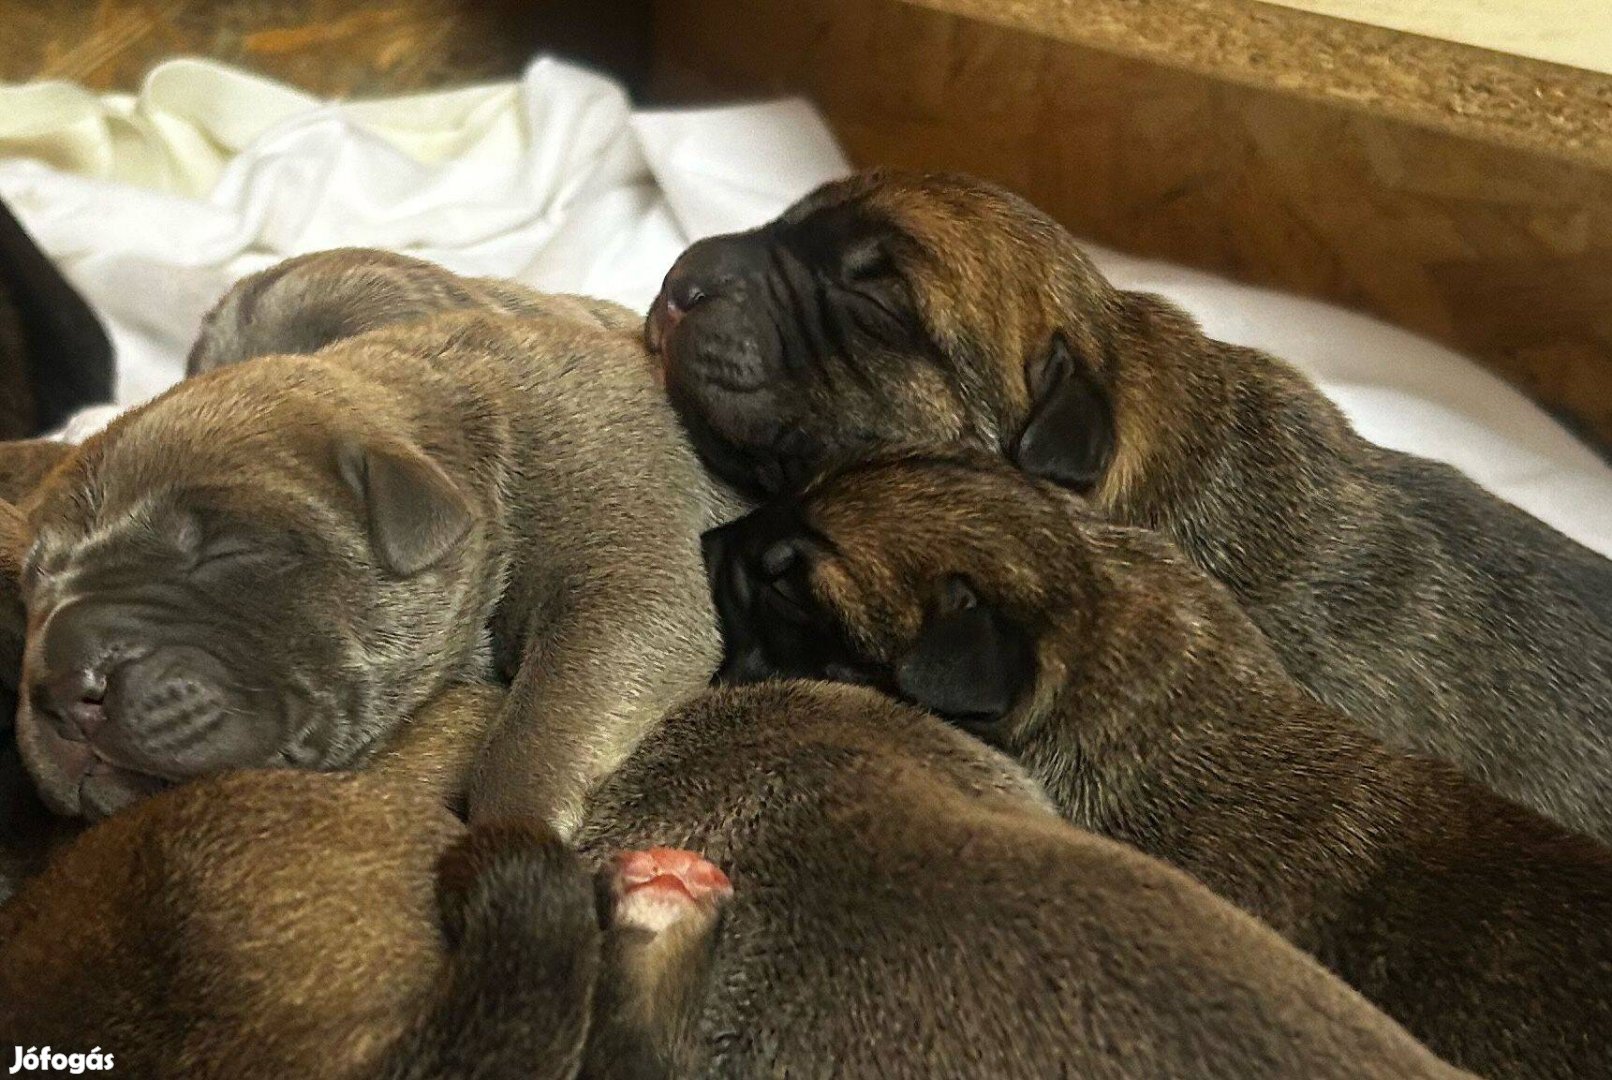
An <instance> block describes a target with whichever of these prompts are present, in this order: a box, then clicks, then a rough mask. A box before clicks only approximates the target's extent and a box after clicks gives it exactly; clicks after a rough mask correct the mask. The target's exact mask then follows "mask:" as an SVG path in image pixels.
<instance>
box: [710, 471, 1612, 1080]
mask: <svg viewBox="0 0 1612 1080" xmlns="http://www.w3.org/2000/svg"><path fill="white" fill-rule="evenodd" d="M707 548H708V551H709V553H710V558H711V570H712V575H713V581H714V584H715V587H716V592H717V597H718V602H717V607H718V611H719V612H720V614H721V618H722V629H723V636H724V639H725V640H726V642H727V644H728V649H729V656H728V660H727V662H726V663H725V664H724V667H723V671H722V675H723V677H724V678H726V679H729V680H735V681H749V680H754V679H758V678H764V677H768V676H771V675H785V676H800V675H806V676H821V675H828V676H831V677H835V678H840V679H846V680H853V681H858V682H869V683H872V684H874V685H876V686H880V687H884V688H888V689H889V690H890V691H891V692H893V693H896V694H899V695H900V696H902V697H904V698H906V699H908V700H910V701H913V702H916V703H918V704H920V705H923V706H925V707H926V708H929V709H932V710H933V711H935V712H937V713H939V714H941V715H942V716H945V717H947V718H948V719H950V720H952V721H954V722H955V723H957V724H958V725H960V726H961V727H963V728H964V729H966V730H968V731H970V732H972V733H974V734H976V735H978V736H979V737H980V738H982V739H984V740H985V741H987V742H989V743H990V744H992V745H994V746H996V747H999V748H1000V749H1002V750H1004V751H1005V752H1007V753H1008V754H1009V755H1011V756H1012V757H1014V758H1016V759H1017V760H1019V761H1021V762H1022V763H1024V764H1025V765H1026V766H1027V767H1028V769H1029V771H1030V774H1031V775H1032V776H1033V777H1034V778H1035V779H1037V780H1038V781H1040V782H1041V783H1042V784H1043V785H1044V786H1045V787H1046V789H1047V791H1048V792H1049V793H1050V794H1051V796H1052V798H1053V800H1054V802H1056V803H1057V805H1058V807H1059V809H1060V810H1061V811H1062V812H1063V814H1064V815H1065V816H1066V817H1068V818H1069V820H1071V821H1073V822H1074V823H1076V824H1078V825H1081V826H1083V827H1086V828H1090V829H1094V830H1096V831H1099V832H1102V833H1105V834H1107V835H1109V836H1112V837H1115V838H1117V839H1120V840H1123V841H1126V842H1128V843H1131V844H1134V845H1136V846H1137V847H1138V848H1140V849H1141V850H1142V851H1144V852H1147V853H1148V854H1151V855H1154V856H1157V857H1159V858H1162V859H1164V860H1166V861H1168V862H1171V863H1174V864H1176V865H1177V866H1180V867H1182V868H1183V869H1185V870H1187V871H1190V872H1191V873H1192V874H1193V875H1195V876H1196V877H1198V878H1199V879H1200V880H1202V881H1204V882H1205V883H1206V884H1208V885H1209V886H1210V887H1212V888H1213V889H1215V890H1216V891H1217V892H1219V893H1220V894H1221V895H1223V896H1225V897H1227V898H1228V899H1231V900H1233V901H1235V902H1236V903H1237V904H1238V905H1240V906H1241V907H1243V908H1245V909H1247V910H1249V911H1252V912H1253V913H1254V914H1256V915H1259V916H1260V917H1261V918H1263V919H1264V920H1265V921H1266V922H1268V923H1270V924H1271V925H1272V926H1273V927H1275V928H1276V929H1277V930H1278V931H1280V932H1281V933H1282V934H1284V935H1285V936H1287V937H1288V938H1289V939H1291V940H1292V941H1293V942H1294V943H1295V944H1297V945H1299V946H1300V947H1302V948H1304V949H1305V950H1307V951H1309V952H1311V953H1313V954H1314V955H1316V956H1318V957H1319V958H1320V959H1321V960H1322V961H1323V962H1325V963H1326V964H1327V965H1328V966H1329V967H1331V968H1332V969H1333V970H1334V971H1336V972H1338V973H1339V974H1340V975H1342V976H1343V978H1344V979H1345V980H1346V981H1348V982H1349V983H1351V984H1352V985H1353V986H1355V988H1356V989H1358V990H1360V991H1361V992H1362V993H1363V994H1365V996H1366V997H1367V998H1368V999H1370V1000H1371V1001H1372V1002H1374V1003H1375V1004H1376V1005H1378V1006H1379V1007H1381V1008H1382V1009H1383V1010H1384V1011H1386V1012H1387V1013H1388V1014H1389V1015H1390V1016H1393V1017H1394V1018H1395V1019H1397V1020H1399V1021H1400V1022H1401V1023H1403V1024H1404V1025H1405V1026H1406V1028H1407V1029H1408V1030H1409V1031H1410V1032H1411V1034H1413V1035H1415V1036H1417V1037H1418V1038H1420V1039H1422V1040H1423V1041H1424V1042H1426V1043H1427V1044H1428V1046H1429V1047H1431V1048H1432V1049H1433V1050H1434V1051H1435V1052H1437V1053H1439V1054H1441V1055H1443V1056H1444V1057H1446V1058H1447V1059H1449V1060H1451V1061H1453V1062H1456V1063H1457V1064H1460V1065H1462V1066H1464V1067H1466V1068H1470V1069H1472V1070H1474V1071H1475V1072H1478V1073H1480V1074H1482V1075H1486V1076H1491V1075H1492V1076H1553V1077H1554V1076H1561V1077H1567V1076H1579V1077H1588V1076H1599V1075H1606V1074H1608V1072H1609V1070H1612V1043H1608V1041H1607V1040H1606V1039H1605V1038H1604V1037H1603V1036H1604V1035H1605V1033H1607V1032H1612V997H1609V996H1608V995H1607V994H1606V992H1605V990H1606V988H1607V987H1608V986H1612V849H1607V848H1604V847H1601V846H1600V845H1599V844H1597V843H1595V842H1594V841H1592V840H1590V839H1589V838H1588V837H1584V836H1582V835H1580V834H1577V833H1573V832H1570V831H1568V830H1566V829H1564V828H1562V827H1561V826H1559V825H1557V824H1556V823H1554V822H1552V821H1550V820H1548V819H1546V818H1544V817H1541V816H1539V815H1537V814H1535V813H1533V812H1532V811H1530V810H1527V809H1525V808H1524V807H1522V806H1519V805H1516V804H1514V803H1511V802H1509V801H1507V800H1505V799H1503V798H1501V797H1500V796H1498V795H1495V794H1494V793H1492V792H1490V791H1489V790H1488V789H1487V788H1485V787H1483V786H1481V785H1479V784H1477V783H1476V782H1475V781H1472V780H1470V779H1468V778H1466V777H1464V776H1462V775H1461V774H1460V773H1458V772H1456V771H1455V770H1454V769H1451V768H1450V767H1448V766H1447V765H1445V764H1443V763H1441V762H1437V761H1431V760H1426V759H1419V758H1413V757H1408V756H1405V755H1403V754H1401V753H1400V752H1398V751H1394V750H1390V749H1388V748H1386V747H1384V746H1383V745H1382V744H1380V743H1379V742H1377V741H1376V740H1375V739H1373V738H1372V737H1371V736H1370V735H1368V734H1366V733H1364V732H1362V731H1360V729H1359V728H1358V726H1357V725H1355V724H1353V723H1352V722H1351V721H1350V720H1349V719H1348V718H1347V717H1345V716H1343V715H1342V714H1341V713H1338V712H1336V711H1335V710H1333V709H1331V708H1330V707H1328V706H1326V705H1324V704H1321V703H1319V702H1317V701H1316V700H1315V699H1314V698H1312V697H1311V696H1309V695H1308V694H1306V693H1305V692H1304V691H1303V690H1302V688H1300V687H1299V686H1298V684H1297V683H1295V682H1294V681H1293V680H1292V678H1291V677H1290V676H1289V675H1288V673H1287V671H1286V670H1285V669H1284V668H1283V667H1282V664H1281V662H1280V659H1279V658H1278V656H1277V655H1276V653H1275V652H1274V651H1273V650H1272V649H1271V647H1270V644H1269V642H1268V641H1267V640H1266V638H1265V636H1264V635H1263V634H1262V633H1260V631H1259V630H1258V628H1257V627H1255V626H1254V624H1253V623H1252V622H1250V621H1249V619H1248V617H1247V616H1246V615H1245V614H1244V612H1243V611H1242V609H1241V608H1240V607H1239V606H1238V605H1237V602H1236V600H1235V599H1234V598H1233V597H1232V595H1231V594H1230V592H1229V591H1227V590H1226V589H1225V587H1224V586H1222V585H1221V584H1220V583H1218V582H1216V581H1215V580H1213V579H1212V578H1210V577H1208V576H1207V575H1205V574H1204V573H1203V572H1202V571H1200V570H1198V569H1197V568H1196V567H1195V566H1193V565H1191V564H1190V563H1189V562H1188V561H1186V560H1185V559H1184V558H1182V557H1181V556H1180V555H1178V554H1177V553H1176V551H1175V549H1174V548H1173V547H1172V546H1171V545H1170V544H1169V543H1168V542H1167V541H1165V540H1164V539H1163V538H1162V537H1160V536H1159V535H1158V534H1156V533H1153V532H1150V531H1146V530H1141V529H1135V528H1129V527H1125V526H1115V525H1110V524H1105V523H1102V522H1100V521H1099V520H1097V519H1096V518H1094V517H1092V516H1090V515H1089V514H1088V513H1086V512H1085V511H1084V509H1083V507H1082V505H1081V503H1080V501H1079V499H1078V497H1076V496H1074V495H1072V494H1070V493H1069V492H1067V491H1066V490H1064V489H1062V488H1059V487H1057V486H1056V485H1054V484H1052V483H1050V482H1047V481H1038V480H1035V479H1032V478H1030V477H1028V476H1026V475H1025V474H1024V473H1022V472H1018V471H1016V470H1014V469H1013V468H1012V467H1011V466H1009V465H1007V464H1006V463H1004V462H1001V461H1000V460H999V459H997V458H995V457H993V456H990V455H986V454H984V453H980V452H976V453H972V454H963V453H961V452H959V453H958V454H957V455H956V456H946V457H934V458H930V459H927V460H926V459H923V458H917V457H913V458H910V459H904V460H892V461H888V462H875V463H867V464H863V465H860V466H854V467H852V468H850V469H848V470H846V471H845V472H843V473H839V474H835V475H831V476H829V477H827V478H824V479H822V480H820V481H818V482H817V483H816V484H814V485H813V486H811V487H810V488H808V490H807V492H806V493H805V495H804V496H803V497H801V498H800V499H799V500H780V501H779V502H777V503H775V504H774V505H771V506H769V507H767V508H765V509H762V510H758V511H756V512H755V513H754V514H752V515H751V516H750V517H747V518H744V519H741V520H740V521H739V522H736V523H734V524H732V525H729V526H726V527H724V528H722V529H719V530H715V531H713V532H712V533H710V534H709V535H708V539H707Z"/></svg>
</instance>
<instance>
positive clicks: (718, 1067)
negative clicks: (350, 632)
mask: <svg viewBox="0 0 1612 1080" xmlns="http://www.w3.org/2000/svg"><path fill="white" fill-rule="evenodd" d="M579 836H580V838H581V841H582V842H583V844H584V846H585V847H587V848H592V849H594V850H606V851H608V850H614V849H617V848H620V847H623V846H627V847H634V848H637V847H647V846H650V845H658V844H663V845H669V846H673V847H685V846H688V845H697V849H698V850H702V851H703V852H704V853H705V855H706V856H707V857H708V858H711V859H712V860H713V861H715V862H717V863H719V864H720V865H721V866H722V867H723V868H724V869H725V870H726V871H727V873H728V874H729V875H730V876H731V878H732V881H733V888H734V892H733V899H732V901H731V902H730V904H729V905H728V907H727V909H726V911H725V912H724V916H723V921H722V927H721V932H720V934H719V935H718V937H717V938H716V941H715V943H714V946H713V952H712V955H711V957H710V961H709V975H708V977H707V981H706V983H705V987H706V989H705V992H704V995H703V996H702V997H701V999H700V1001H701V1006H700V1008H699V1009H698V1010H697V1012H696V1013H695V1014H694V1021H693V1023H694V1029H695V1031H696V1032H697V1038H698V1041H699V1042H700V1043H701V1044H702V1045H703V1046H704V1047H705V1049H706V1050H707V1052H708V1054H709V1056H708V1057H707V1058H706V1059H705V1060H704V1061H703V1062H700V1067H699V1068H698V1069H697V1070H696V1071H695V1072H692V1073H691V1075H694V1074H697V1075H704V1076H731V1077H755V1076H790V1077H819V1076H820V1077H830V1076H834V1077H842V1076H843V1077H875V1076H876V1077H884V1078H892V1080H902V1078H908V1077H912V1078H917V1077H924V1078H928V1077H935V1076H979V1077H1027V1078H1028V1077H1047V1076H1080V1077H1092V1078H1102V1077H1116V1078H1117V1077H1125V1078H1130V1077H1142V1076H1159V1077H1163V1076H1193V1077H1228V1078H1237V1080H1250V1078H1256V1077H1299V1076H1302V1077H1307V1078H1323V1077H1346V1076H1347V1077H1362V1078H1364V1077H1372V1078H1383V1077H1396V1078H1401V1077H1421V1076H1450V1075H1454V1074H1455V1070H1453V1069H1451V1068H1449V1067H1448V1066H1446V1065H1444V1064H1442V1063H1440V1062H1438V1061H1436V1060H1435V1059H1434V1058H1433V1057H1432V1056H1431V1055H1430V1054H1429V1053H1428V1052H1427V1051H1426V1050H1425V1049H1424V1048H1422V1047H1421V1046H1420V1045H1419V1044H1417V1043H1415V1042H1414V1041H1413V1040H1412V1039H1411V1038H1410V1037H1408V1036H1407V1035H1406V1034H1405V1033H1404V1031H1403V1030H1402V1029H1400V1028H1399V1027H1398V1026H1397V1025H1395V1024H1394V1023H1392V1022H1391V1021H1390V1020H1388V1019H1387V1018H1386V1017H1385V1016H1383V1015H1382V1014H1381V1013H1379V1012H1377V1011H1376V1010H1375V1009H1373V1008H1371V1007H1370V1006H1369V1005H1367V1004H1366V1003H1365V1002H1364V1001H1363V1000H1361V998H1360V997H1359V996H1357V995H1356V994H1355V993H1354V992H1353V991H1351V990H1349V989H1348V988H1347V987H1345V986H1344V985H1343V984H1342V983H1341V982H1339V981H1338V980H1336V979H1335V978H1333V977H1332V976H1330V975H1328V974H1327V973H1326V972H1325V971H1324V970H1323V969H1322V968H1321V967H1320V965H1318V964H1316V963H1315V962H1314V961H1313V960H1311V959H1310V958H1309V957H1306V956H1304V955H1303V954H1302V953H1300V952H1299V951H1298V950H1296V949H1294V948H1292V947H1291V946H1290V945H1288V944H1287V943H1286V942H1284V941H1282V940H1281V938H1280V937H1278V936H1277V935H1276V934H1275V933H1273V932H1272V931H1271V930H1270V929H1269V928H1268V927H1266V926H1264V925H1263V924H1261V923H1260V922H1258V921H1257V920H1255V919H1253V918H1251V917H1249V916H1247V915H1245V914H1244V913H1242V912H1240V911H1238V910H1237V909H1235V908H1234V907H1232V906H1231V905H1230V904H1228V903H1226V902H1224V901H1223V900H1220V899H1219V898H1217V897H1215V896H1214V895H1213V894H1212V893H1211V892H1209V891H1208V890H1207V889H1205V888H1204V887H1203V886H1202V885H1200V884H1198V883H1197V882H1195V881H1193V880H1192V879H1190V878H1189V877H1187V876H1186V875H1185V874H1183V873H1181V872H1179V871H1177V870H1173V869H1171V868H1169V867H1167V866H1165V865H1163V864H1162V863H1159V862H1155V861H1154V860H1152V859H1148V858H1146V857H1144V856H1142V855H1140V854H1139V853H1137V852H1136V851H1134V850H1132V849H1130V848H1128V847H1125V846H1123V845H1120V844H1117V843H1114V842H1113V841H1110V840H1106V839H1103V838H1100V837H1097V836H1094V835H1092V834H1090V833H1087V832H1083V831H1081V830H1079V829H1075V828H1073V827H1072V826H1070V825H1068V824H1066V823H1064V822H1062V821H1059V820H1058V819H1057V817H1056V815H1055V814H1053V813H1052V812H1051V810H1050V808H1049V807H1048V806H1047V804H1046V802H1045V800H1044V797H1043V796H1042V795H1041V793H1040V792H1039V790H1038V789H1036V788H1035V786H1034V785H1033V784H1032V783H1030V781H1029V780H1028V778H1027V777H1025V775H1024V773H1023V772H1022V770H1020V769H1018V768H1017V767H1016V766H1014V765H1012V764H1011V763H1010V762H1008V761H1007V759H1006V758H1004V757H1002V756H1001V755H999V754H997V753H996V752H994V751H992V750H990V749H988V748H987V747H985V746H984V745H983V744H981V743H979V742H977V741H976V740H973V739H971V738H968V737H967V736H965V735H963V734H962V733H960V732H958V731H955V730H953V729H951V728H949V727H947V726H946V725H945V724H944V723H942V722H941V721H939V720H937V719H936V718H935V717H933V716H930V715H928V714H926V713H924V712H922V711H920V710H918V709H914V708H911V707H909V706H905V705H901V704H899V703H896V702H894V701H891V700H889V699H888V698H884V697H882V696H880V695H878V694H875V693H872V692H871V691H868V690H864V689H861V688H857V687H846V686H832V685H830V684H826V683H770V684H766V685H762V686H754V687H743V688H737V689H726V690H717V691H712V692H710V693H709V694H707V695H706V696H704V697H702V698H699V699H696V700H694V701H693V702H691V703H689V704H688V705H686V706H684V707H682V708H680V709H678V710H675V711H674V712H673V713H672V714H671V715H670V716H669V717H668V718H667V719H666V720H665V721H664V722H663V723H662V724H661V725H659V726H658V727H657V728H656V729H655V730H654V731H653V732H652V733H651V734H650V735H648V736H647V737H646V738H645V739H644V741H643V742H642V743H641V744H640V745H639V747H638V749H637V751H636V752H635V753H634V754H633V756H632V757H631V758H629V759H628V761H627V762H626V763H625V765H623V767H622V768H621V769H619V770H618V771H617V772H616V773H615V774H614V775H612V776H611V777H610V778H609V779H608V780H607V781H606V782H605V783H603V784H602V785H600V787H599V788H597V789H596V790H595V793H594V795H593V796H592V798H591V799H590V801H589V813H588V816H587V819H586V822H585V824H584V827H583V829H582V831H581V833H580V834H579Z"/></svg>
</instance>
